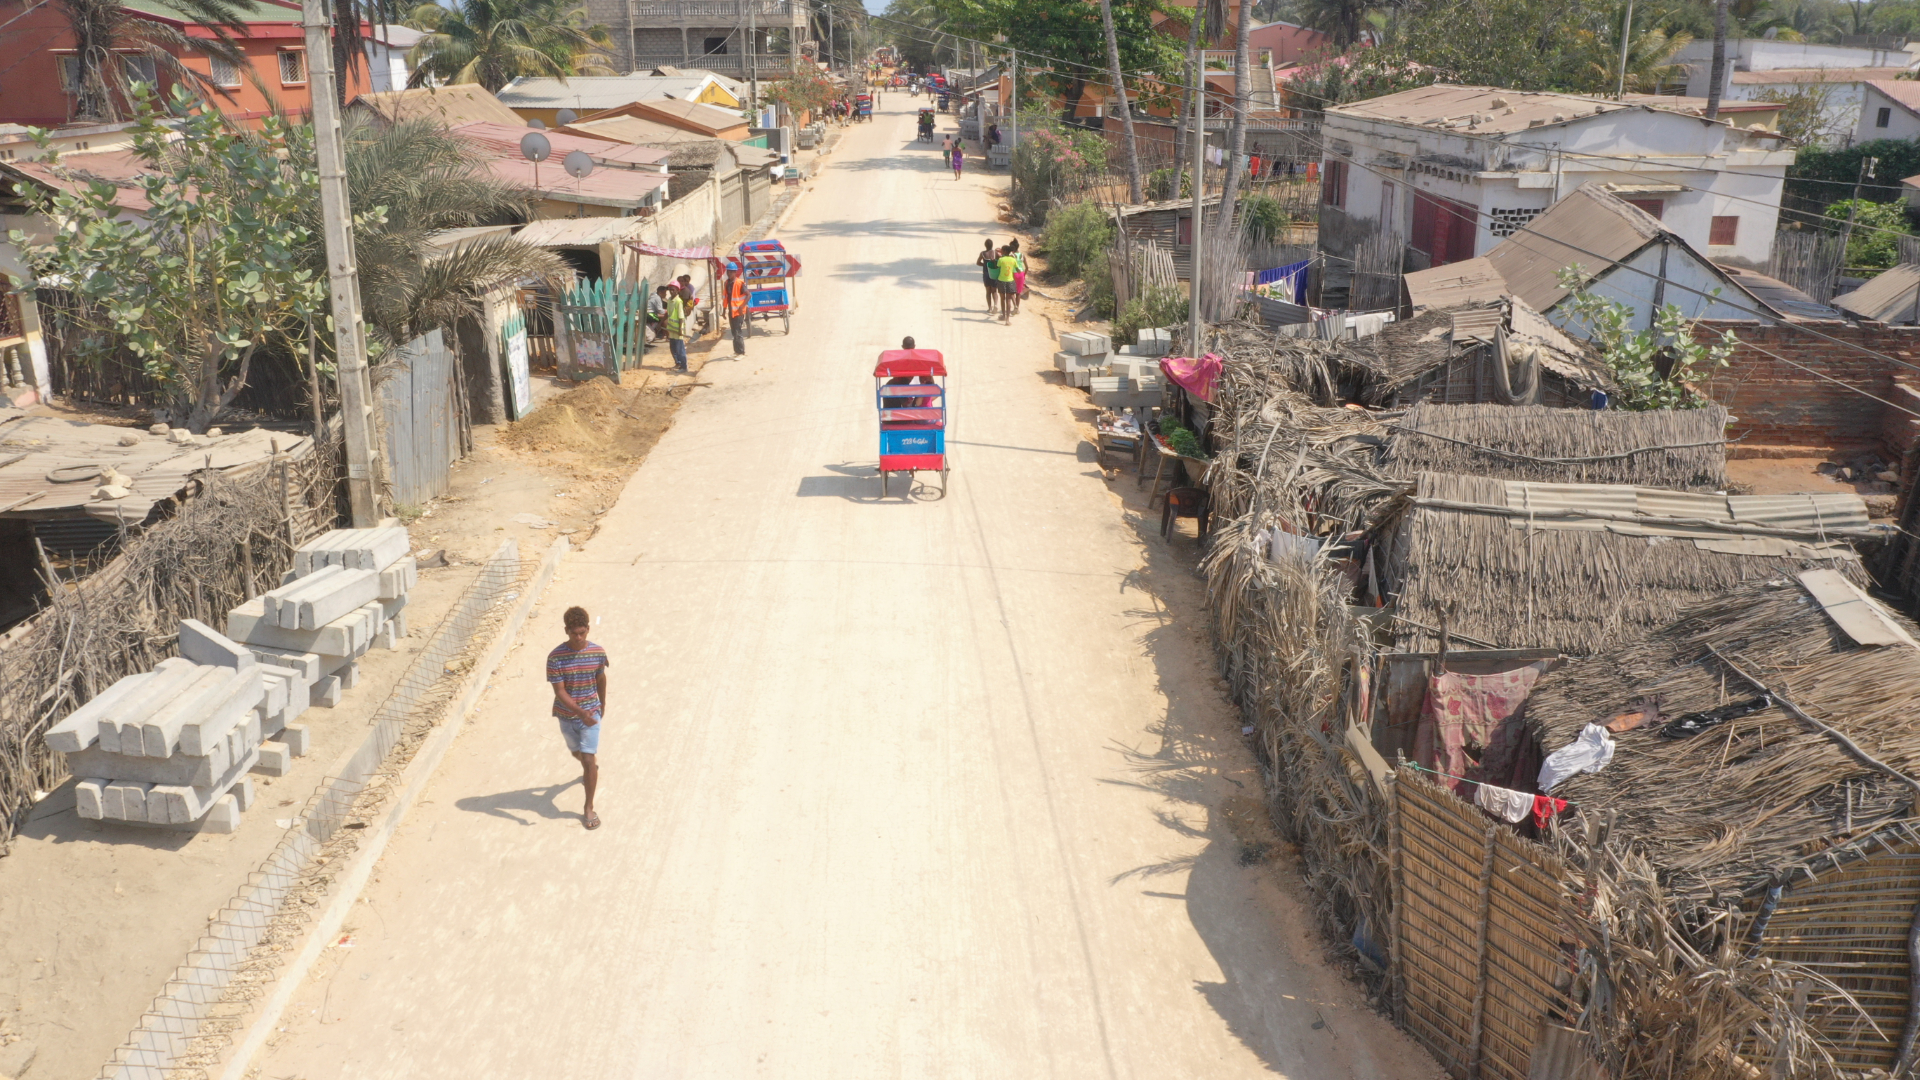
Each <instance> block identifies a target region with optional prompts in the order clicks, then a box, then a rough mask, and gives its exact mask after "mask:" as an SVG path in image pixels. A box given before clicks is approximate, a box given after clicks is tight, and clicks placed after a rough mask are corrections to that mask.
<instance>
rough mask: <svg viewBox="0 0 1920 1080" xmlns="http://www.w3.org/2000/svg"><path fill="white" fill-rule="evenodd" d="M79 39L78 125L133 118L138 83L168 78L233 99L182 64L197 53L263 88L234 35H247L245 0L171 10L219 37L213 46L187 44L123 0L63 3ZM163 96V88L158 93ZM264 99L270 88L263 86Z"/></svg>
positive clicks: (188, 2) (177, 2)
mask: <svg viewBox="0 0 1920 1080" xmlns="http://www.w3.org/2000/svg"><path fill="white" fill-rule="evenodd" d="M58 3H59V7H60V10H61V11H62V12H64V13H65V14H66V17H67V27H68V29H69V30H70V31H72V33H73V43H74V53H73V59H74V67H73V68H72V69H70V70H71V72H72V74H71V79H72V82H73V86H72V90H73V94H74V105H73V119H74V120H76V121H91V122H95V123H112V122H115V121H119V120H124V119H126V118H127V115H128V113H127V112H126V109H125V108H124V105H125V103H126V102H127V100H128V99H129V98H130V97H131V95H132V93H133V85H134V84H135V83H146V82H151V81H152V80H153V79H154V78H156V77H158V76H166V77H168V78H169V79H171V80H172V81H173V82H175V83H179V84H182V85H184V86H186V87H188V88H189V89H191V90H192V91H193V92H194V93H196V94H198V95H199V96H200V97H202V98H206V97H210V96H211V95H213V94H219V95H221V96H222V97H231V96H232V95H231V94H230V93H229V92H228V90H226V89H225V88H223V87H220V86H216V85H215V84H214V81H213V78H212V77H211V76H210V75H206V74H203V73H201V72H198V71H195V70H193V69H192V68H190V67H188V66H186V65H185V64H183V63H181V62H180V57H181V56H183V55H185V54H187V53H192V52H204V53H206V54H207V55H209V56H212V57H214V58H215V59H218V60H223V61H225V62H227V63H229V64H232V65H234V67H236V68H238V69H239V70H240V71H242V72H244V73H246V74H247V75H248V76H249V77H251V78H252V79H253V80H254V82H255V83H256V84H257V83H258V81H259V77H258V76H257V75H255V74H254V72H253V66H252V65H251V64H250V63H248V62H247V58H246V56H245V54H243V53H242V52H241V51H240V49H239V47H237V46H236V45H234V43H233V38H232V37H231V36H230V32H242V31H243V30H244V27H243V25H242V19H241V8H242V5H241V3H240V2H238V0H174V2H173V3H172V4H171V6H172V7H173V8H174V9H175V10H177V11H179V12H180V13H181V14H183V15H185V16H187V18H188V20H189V21H191V22H194V23H198V24H199V25H201V26H204V27H206V28H207V29H208V30H211V31H212V32H213V37H212V38H211V39H208V40H196V39H193V38H189V37H187V35H186V34H184V33H182V32H181V31H180V30H179V29H178V28H176V27H173V26H169V25H167V24H166V23H162V22H158V21H156V20H153V19H148V18H143V17H142V16H140V15H138V14H136V13H134V12H133V11H132V10H130V9H129V8H127V7H125V6H124V5H123V4H122V2H121V0H58ZM156 89H157V88H156ZM261 89H262V92H265V88H264V87H262V88H261Z"/></svg>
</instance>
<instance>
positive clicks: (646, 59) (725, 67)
mask: <svg viewBox="0 0 1920 1080" xmlns="http://www.w3.org/2000/svg"><path fill="white" fill-rule="evenodd" d="M753 66H754V68H755V71H754V74H757V75H758V76H759V77H760V78H763V79H765V78H782V77H784V76H786V75H787V74H788V73H790V72H791V71H792V70H793V57H791V56H788V55H786V54H784V53H757V54H755V56H754V58H753ZM633 67H634V70H636V71H649V70H652V69H653V68H660V67H687V68H698V69H700V70H702V71H711V72H714V73H716V74H720V75H737V76H740V77H742V78H745V77H747V75H748V74H749V73H748V71H747V57H746V54H744V53H710V54H709V53H702V52H701V51H700V50H699V49H698V48H697V47H696V48H694V49H693V50H692V51H691V52H689V53H688V54H687V55H685V56H682V55H680V54H679V53H678V52H657V51H656V52H645V53H636V54H634V58H633Z"/></svg>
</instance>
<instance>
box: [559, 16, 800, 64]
mask: <svg viewBox="0 0 1920 1080" xmlns="http://www.w3.org/2000/svg"><path fill="white" fill-rule="evenodd" d="M807 7H808V5H807V4H806V2H805V0H587V2H586V9H587V21H588V22H594V23H599V24H600V25H602V26H605V27H607V28H608V29H609V30H611V31H613V48H612V50H611V52H612V54H613V65H612V66H613V67H614V68H615V69H617V70H620V71H646V70H648V69H650V68H658V67H663V66H670V67H696V68H705V69H706V70H708V71H716V72H719V73H720V74H722V75H731V76H733V77H735V78H739V79H749V78H759V79H783V78H785V77H786V76H787V75H789V74H791V73H792V72H793V70H794V64H795V63H796V62H797V61H798V60H799V58H800V56H801V51H802V50H801V46H802V44H803V43H805V42H807V41H809V40H811V35H810V34H809V32H808V29H807Z"/></svg>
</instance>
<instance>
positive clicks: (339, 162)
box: [300, 0, 380, 529]
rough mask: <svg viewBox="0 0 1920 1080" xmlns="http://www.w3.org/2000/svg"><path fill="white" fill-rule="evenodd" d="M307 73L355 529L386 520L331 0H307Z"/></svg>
mask: <svg viewBox="0 0 1920 1080" xmlns="http://www.w3.org/2000/svg"><path fill="white" fill-rule="evenodd" d="M300 25H301V27H302V29H304V30H305V31H306V41H307V66H308V68H309V69H310V70H309V71H308V73H307V74H308V78H309V80H310V81H311V86H310V87H309V89H310V90H311V91H312V101H313V146H314V151H315V154H316V156H317V157H318V158H319V164H320V218H321V232H322V237H323V239H324V240H325V241H326V247H327V291H328V293H330V294H331V296H332V299H333V353H334V362H335V364H336V368H335V371H336V375H335V381H337V382H338V383H339V385H340V420H341V425H342V429H343V433H344V435H345V437H346V443H347V504H348V507H349V508H350V509H351V511H352V515H353V527H354V528H356V529H368V528H372V527H373V526H375V525H377V524H379V517H380V508H379V503H378V501H377V500H376V499H375V498H374V495H373V459H374V458H375V457H376V456H377V455H376V454H375V453H374V449H373V415H372V414H373V386H372V383H371V382H370V381H369V379H368V378H367V326H366V322H365V321H364V320H363V319H362V318H361V317H360V270H359V267H358V265H357V263H356V261H355V259H354V255H353V210H352V207H351V206H349V205H348V202H347V162H346V156H347V155H346V147H345V146H344V145H343V143H342V141H341V138H340V109H339V106H338V105H336V104H335V103H334V71H333V34H332V31H333V20H332V18H330V17H329V13H328V5H327V4H326V0H302V2H301V5H300Z"/></svg>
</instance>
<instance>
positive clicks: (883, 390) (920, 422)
mask: <svg viewBox="0 0 1920 1080" xmlns="http://www.w3.org/2000/svg"><path fill="white" fill-rule="evenodd" d="M873 383H874V400H875V405H876V406H877V407H878V409H879V412H880V497H881V498H883V499H884V498H886V497H887V495H888V490H887V487H888V481H889V479H890V478H891V477H892V476H893V474H895V473H905V474H906V475H907V492H906V495H907V497H909V498H911V497H912V494H913V474H914V473H917V472H937V473H939V474H940V493H939V494H938V495H936V496H934V497H935V498H940V499H943V498H946V495H947V365H946V363H945V361H944V360H942V359H941V356H940V354H939V353H938V352H936V351H934V350H932V349H889V350H887V351H886V352H883V353H881V354H880V362H879V363H878V364H876V365H874V368H873Z"/></svg>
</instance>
